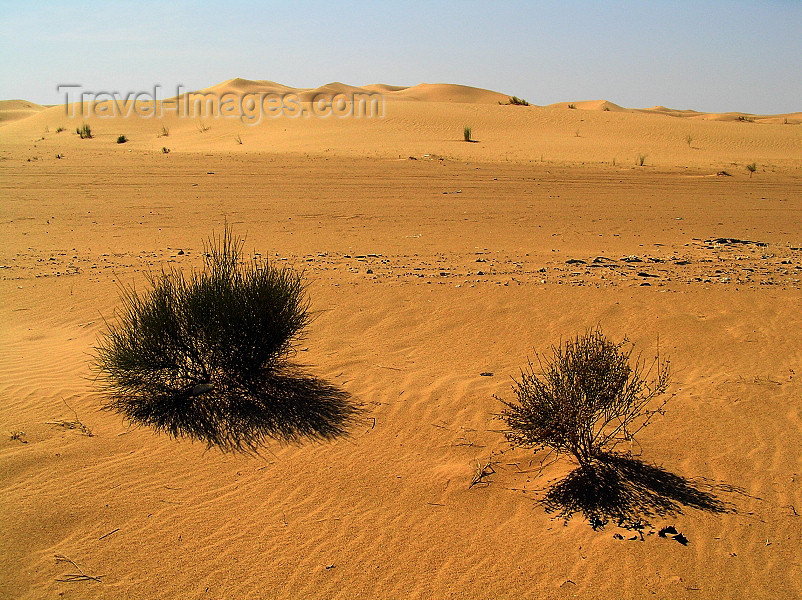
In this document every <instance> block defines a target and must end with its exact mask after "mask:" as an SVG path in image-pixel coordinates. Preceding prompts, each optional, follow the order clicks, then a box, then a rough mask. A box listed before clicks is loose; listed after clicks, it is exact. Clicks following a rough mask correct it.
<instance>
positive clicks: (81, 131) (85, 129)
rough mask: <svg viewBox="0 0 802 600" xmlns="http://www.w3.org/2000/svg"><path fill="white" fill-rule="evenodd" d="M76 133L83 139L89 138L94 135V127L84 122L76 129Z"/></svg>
mask: <svg viewBox="0 0 802 600" xmlns="http://www.w3.org/2000/svg"><path fill="white" fill-rule="evenodd" d="M75 133H77V134H78V135H79V136H81V139H82V140H84V139H88V138H91V137H92V128H91V127H89V125H88V124H86V123H84V124H83V125H81V126H80V127H77V128H76V129H75Z"/></svg>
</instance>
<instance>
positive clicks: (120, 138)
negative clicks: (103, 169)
mask: <svg viewBox="0 0 802 600" xmlns="http://www.w3.org/2000/svg"><path fill="white" fill-rule="evenodd" d="M127 141H128V138H127V137H125V135H123V134H120V135H118V136H117V143H118V144H124V143H125V142H127Z"/></svg>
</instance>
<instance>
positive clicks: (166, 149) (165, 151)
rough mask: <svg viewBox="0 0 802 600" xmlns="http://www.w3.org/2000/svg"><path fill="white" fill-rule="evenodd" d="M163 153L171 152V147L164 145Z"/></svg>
mask: <svg viewBox="0 0 802 600" xmlns="http://www.w3.org/2000/svg"><path fill="white" fill-rule="evenodd" d="M162 154H170V149H169V148H168V147H167V146H162Z"/></svg>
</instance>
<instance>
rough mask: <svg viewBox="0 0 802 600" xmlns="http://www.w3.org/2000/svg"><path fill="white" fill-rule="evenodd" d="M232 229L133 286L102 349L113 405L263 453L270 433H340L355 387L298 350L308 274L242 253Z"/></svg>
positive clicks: (185, 432)
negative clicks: (185, 268) (197, 259)
mask: <svg viewBox="0 0 802 600" xmlns="http://www.w3.org/2000/svg"><path fill="white" fill-rule="evenodd" d="M243 245H244V240H242V239H240V238H236V237H234V236H233V235H232V233H231V230H230V229H229V228H228V227H226V229H225V231H224V233H223V234H222V236H220V237H214V236H213V237H212V238H211V239H210V240H209V241H208V242H207V243H206V244H205V245H204V256H205V262H204V268H203V270H202V271H200V272H198V271H193V272H192V273H191V274H190V275H189V277H186V276H184V274H183V273H182V272H181V271H177V270H162V271H161V272H160V273H158V274H154V275H151V276H150V288H151V289H150V290H149V291H148V292H146V293H145V294H140V293H139V292H137V291H136V290H135V289H134V288H133V287H131V288H124V289H123V296H122V310H121V311H120V312H119V313H118V318H117V321H116V323H113V324H110V325H109V326H108V329H107V331H106V333H105V334H104V336H103V337H102V339H101V341H100V343H99V345H98V346H97V347H96V348H95V360H94V368H95V370H96V373H97V375H98V381H99V382H100V383H101V385H102V386H103V388H104V390H105V391H106V393H107V394H108V400H107V402H106V404H105V408H106V409H109V410H113V411H116V412H118V413H120V414H122V415H123V416H125V417H126V418H127V419H129V420H130V421H131V422H133V423H136V424H140V425H148V426H152V427H154V428H155V429H156V430H157V431H164V432H167V433H168V434H169V435H171V436H174V437H189V438H191V439H198V440H201V441H204V442H206V443H207V444H208V445H209V446H212V445H214V446H218V447H220V448H222V449H227V450H242V451H257V450H258V448H259V447H260V446H261V445H262V444H263V443H264V441H265V440H266V439H267V438H279V439H282V440H288V441H291V440H299V439H300V438H302V437H310V438H332V437H335V436H337V435H340V434H341V433H344V432H345V429H344V427H345V425H346V423H348V422H349V421H350V419H351V417H352V416H354V415H355V414H356V412H357V409H356V408H355V407H353V406H352V405H351V404H350V403H348V402H347V401H346V400H347V398H348V394H347V393H346V392H344V391H342V390H340V389H338V388H336V387H334V386H332V385H331V384H328V383H326V382H325V381H322V380H319V379H316V378H314V377H311V376H309V375H306V374H304V373H303V372H302V371H301V370H300V369H299V368H298V367H297V366H296V365H294V364H293V363H292V362H291V361H290V358H291V356H292V354H293V347H294V344H295V342H296V341H297V340H298V339H300V337H301V335H302V332H303V329H304V328H305V327H306V325H307V324H308V323H309V320H310V315H309V301H308V299H307V296H306V287H305V284H304V280H303V275H302V274H301V273H299V272H296V271H295V270H293V269H292V268H290V267H276V266H274V265H273V264H272V263H269V262H268V261H266V260H262V259H259V260H245V259H244V257H243V254H242V248H243Z"/></svg>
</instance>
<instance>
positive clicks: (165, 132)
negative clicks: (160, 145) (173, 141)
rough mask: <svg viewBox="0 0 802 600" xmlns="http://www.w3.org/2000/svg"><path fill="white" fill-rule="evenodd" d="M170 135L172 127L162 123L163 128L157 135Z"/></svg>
mask: <svg viewBox="0 0 802 600" xmlns="http://www.w3.org/2000/svg"><path fill="white" fill-rule="evenodd" d="M169 135H170V129H169V128H168V127H167V126H166V125H162V130H161V131H160V132H159V133H158V135H157V136H156V137H167V136H169Z"/></svg>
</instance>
